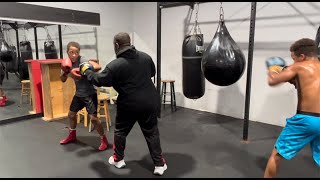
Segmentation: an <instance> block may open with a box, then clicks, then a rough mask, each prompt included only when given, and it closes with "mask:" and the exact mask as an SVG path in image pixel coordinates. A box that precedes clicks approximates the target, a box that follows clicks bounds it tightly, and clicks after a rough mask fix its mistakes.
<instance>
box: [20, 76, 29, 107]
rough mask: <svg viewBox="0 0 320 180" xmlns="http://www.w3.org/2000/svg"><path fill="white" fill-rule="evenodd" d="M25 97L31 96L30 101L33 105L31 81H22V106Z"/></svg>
mask: <svg viewBox="0 0 320 180" xmlns="http://www.w3.org/2000/svg"><path fill="white" fill-rule="evenodd" d="M23 96H29V101H30V104H31V89H30V80H22V81H21V98H20V104H22V100H23Z"/></svg>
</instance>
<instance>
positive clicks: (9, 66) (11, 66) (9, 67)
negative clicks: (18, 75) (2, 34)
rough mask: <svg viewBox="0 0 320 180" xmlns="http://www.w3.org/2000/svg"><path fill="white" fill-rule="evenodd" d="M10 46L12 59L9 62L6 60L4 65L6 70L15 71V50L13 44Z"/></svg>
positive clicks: (16, 70)
mask: <svg viewBox="0 0 320 180" xmlns="http://www.w3.org/2000/svg"><path fill="white" fill-rule="evenodd" d="M10 48H11V50H12V51H11V56H12V61H11V62H7V64H6V67H7V71H8V72H10V73H15V72H18V66H19V63H18V58H17V50H16V47H15V46H10Z"/></svg>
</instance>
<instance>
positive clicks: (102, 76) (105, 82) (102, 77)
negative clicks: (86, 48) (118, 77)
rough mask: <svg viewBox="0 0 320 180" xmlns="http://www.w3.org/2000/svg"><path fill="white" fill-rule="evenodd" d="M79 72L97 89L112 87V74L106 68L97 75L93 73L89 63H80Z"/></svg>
mask: <svg viewBox="0 0 320 180" xmlns="http://www.w3.org/2000/svg"><path fill="white" fill-rule="evenodd" d="M80 72H81V74H82V75H84V76H86V77H87V79H88V81H90V82H92V83H93V84H94V85H96V86H98V87H101V86H107V87H110V86H112V73H111V71H110V69H109V68H108V67H107V66H106V67H105V69H104V70H103V71H102V72H101V73H98V72H94V68H93V66H92V65H91V64H90V63H82V64H81V65H80Z"/></svg>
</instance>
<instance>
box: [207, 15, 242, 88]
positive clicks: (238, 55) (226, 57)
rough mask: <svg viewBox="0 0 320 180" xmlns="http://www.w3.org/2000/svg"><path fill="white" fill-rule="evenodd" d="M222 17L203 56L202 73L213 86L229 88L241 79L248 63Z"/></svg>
mask: <svg viewBox="0 0 320 180" xmlns="http://www.w3.org/2000/svg"><path fill="white" fill-rule="evenodd" d="M221 17H223V16H221V15H220V22H219V25H218V28H217V31H216V34H215V35H214V37H213V39H212V41H211V42H210V44H209V46H208V47H207V49H206V51H205V52H204V54H203V57H202V71H203V73H204V76H205V78H206V79H207V80H208V81H209V82H211V83H212V84H215V85H218V86H228V85H231V84H233V83H235V82H237V81H238V80H239V79H240V78H241V76H242V75H243V72H244V69H245V65H246V61H245V56H244V55H243V53H242V51H241V49H240V47H239V46H238V45H237V44H236V42H235V41H234V40H233V39H232V37H231V36H230V34H229V32H228V30H227V27H226V26H225V23H224V20H223V18H221Z"/></svg>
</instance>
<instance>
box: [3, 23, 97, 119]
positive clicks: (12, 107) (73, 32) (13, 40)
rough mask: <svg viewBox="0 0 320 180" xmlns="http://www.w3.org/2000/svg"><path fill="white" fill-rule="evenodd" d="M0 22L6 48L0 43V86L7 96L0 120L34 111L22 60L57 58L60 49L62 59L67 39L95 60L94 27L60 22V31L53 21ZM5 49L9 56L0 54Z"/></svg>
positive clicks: (65, 55) (27, 76)
mask: <svg viewBox="0 0 320 180" xmlns="http://www.w3.org/2000/svg"><path fill="white" fill-rule="evenodd" d="M0 24H1V33H0V41H1V42H2V43H3V42H5V43H6V44H7V49H3V44H2V46H1V51H0V62H1V63H0V64H1V65H0V66H1V68H0V78H1V79H3V80H2V84H0V88H2V91H3V93H4V95H5V96H6V99H7V100H6V102H5V104H0V121H2V120H10V119H14V118H17V117H21V116H27V115H31V114H35V113H34V112H33V111H32V110H33V106H32V99H31V96H30V78H29V72H28V64H27V63H26V62H24V60H43V61H46V60H50V59H60V58H61V55H60V50H62V51H61V52H62V57H63V58H65V57H67V52H66V50H67V44H68V42H70V41H76V42H78V43H79V44H80V47H81V51H80V54H81V55H82V56H85V57H88V58H90V59H98V57H97V56H98V52H97V38H96V37H97V34H96V29H95V27H91V26H81V25H79V26H77V25H61V26H60V27H61V34H60V33H59V25H55V24H40V23H32V22H17V21H8V20H1V19H0ZM60 35H61V43H62V47H60V38H59V37H60ZM6 51H8V54H9V56H10V57H11V58H12V59H9V60H4V58H3V57H2V56H1V54H3V53H5V52H6ZM1 58H2V59H1ZM5 61H6V62H5ZM0 93H1V91H0ZM0 95H1V94H0ZM0 100H1V99H0ZM2 100H3V99H2ZM0 103H1V102H0Z"/></svg>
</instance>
